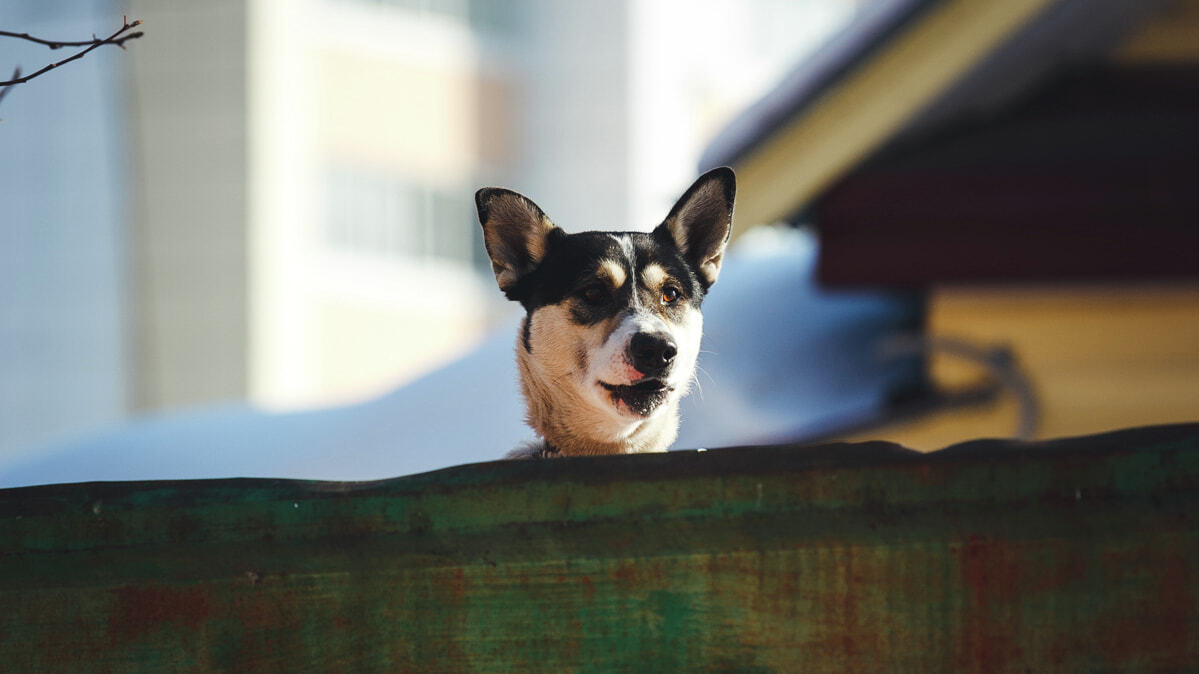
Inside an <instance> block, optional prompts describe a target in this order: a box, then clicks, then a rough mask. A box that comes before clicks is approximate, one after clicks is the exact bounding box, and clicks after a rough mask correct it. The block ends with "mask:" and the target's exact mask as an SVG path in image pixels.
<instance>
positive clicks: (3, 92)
mask: <svg viewBox="0 0 1199 674" xmlns="http://www.w3.org/2000/svg"><path fill="white" fill-rule="evenodd" d="M12 76H13V79H16V78H18V77H20V76H21V66H17V67H15V68H13V69H12ZM8 92H9V87H0V102H3V101H4V97H5V96H7V95H8Z"/></svg>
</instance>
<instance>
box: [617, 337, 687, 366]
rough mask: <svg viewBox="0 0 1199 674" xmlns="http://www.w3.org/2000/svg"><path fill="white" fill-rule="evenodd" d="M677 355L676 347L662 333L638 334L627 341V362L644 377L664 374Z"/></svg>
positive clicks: (677, 349)
mask: <svg viewBox="0 0 1199 674" xmlns="http://www.w3.org/2000/svg"><path fill="white" fill-rule="evenodd" d="M678 353H679V347H678V345H676V344H675V343H674V340H672V339H671V338H670V336H669V335H666V334H663V333H654V332H638V333H637V334H635V335H633V338H632V339H630V340H629V348H628V358H629V362H630V363H632V364H633V367H635V368H637V371H638V372H640V373H641V374H643V375H645V376H646V377H660V376H662V375H663V374H665V373H666V371H667V370H668V369H670V364H671V363H673V362H674V357H675V356H677V355H678Z"/></svg>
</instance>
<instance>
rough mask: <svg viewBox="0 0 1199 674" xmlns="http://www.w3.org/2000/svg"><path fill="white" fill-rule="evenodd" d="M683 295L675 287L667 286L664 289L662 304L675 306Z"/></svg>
mask: <svg viewBox="0 0 1199 674" xmlns="http://www.w3.org/2000/svg"><path fill="white" fill-rule="evenodd" d="M681 294H682V293H681V292H679V289H678V288H676V287H674V286H666V287H665V288H663V289H662V304H674V302H675V300H677V299H679V296H680V295H681Z"/></svg>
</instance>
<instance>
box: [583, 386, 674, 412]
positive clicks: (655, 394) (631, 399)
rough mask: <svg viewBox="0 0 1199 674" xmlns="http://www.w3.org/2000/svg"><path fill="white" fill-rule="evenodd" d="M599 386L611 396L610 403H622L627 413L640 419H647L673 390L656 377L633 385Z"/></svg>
mask: <svg viewBox="0 0 1199 674" xmlns="http://www.w3.org/2000/svg"><path fill="white" fill-rule="evenodd" d="M600 386H602V387H604V390H606V391H607V392H608V394H609V395H611V396H612V402H613V403H616V404H618V405H619V404H621V403H623V404H624V406H625V407H627V408H628V409H629V411H631V412H633V413H634V414H636V415H638V416H642V417H648V416H649V415H650V414H652V413H653V411H654V410H656V409H658V406H659V405H661V404H662V403H663V402H665V401H666V397H667V396H669V395H670V392H671V391H672V390H674V389H672V388H670V387H669V386H667V385H666V382H664V381H662V380H661V379H658V378H656V377H649V378H646V379H642V380H641V381H638V382H635V383H633V384H625V385H618V384H605V383H604V382H600Z"/></svg>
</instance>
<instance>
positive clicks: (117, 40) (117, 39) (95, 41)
mask: <svg viewBox="0 0 1199 674" xmlns="http://www.w3.org/2000/svg"><path fill="white" fill-rule="evenodd" d="M122 23H123V25H122V26H121V27H120V28H119V29H118V30H117V32H115V33H113V34H112V35H109V36H108V37H106V38H103V39H101V38H95V37H94V38H92V39H91V40H86V41H83V42H53V41H50V40H43V39H41V38H36V37H33V36H31V35H29V34H28V33H12V32H8V31H0V36H3V37H14V38H18V39H22V40H29V41H30V42H36V43H38V44H44V45H46V46H47V47H50V48H51V49H58V48H59V47H81V46H84V45H87V49H83V50H81V51H79V52H76V53H75V54H73V55H71V56H68V57H67V58H65V59H63V60H61V61H58V62H56V63H51V64H50V65H48V66H46V67H44V68H42V69H41V70H37V71H34V72H32V73H30V74H28V75H24V76H22V75H21V74H20V72H21V70H20V67H18V68H17V70H16V72H14V73H13V77H12V79H10V80H8V81H7V82H0V87H5V88H4V89H0V98H3V96H4V94H5V93H6V92H7V91H8V89H7V87H10V86H12V85H14V84H23V83H25V82H28V81H29V80H31V79H33V78H35V77H37V76H38V75H42V74H45V73H47V72H50V71H51V70H54V69H55V68H57V67H59V66H62V65H65V64H67V63H70V62H71V61H74V60H76V59H80V58H83V57H84V55H86V54H87V53H88V52H90V51H91V50H93V49H95V48H96V47H100V46H103V45H106V44H111V45H116V46H118V47H120V48H121V49H124V48H125V42H126V41H128V40H133V39H136V38H139V37H141V36H142V32H141V31H140V30H139V31H137V32H134V33H128V34H125V33H126V32H127V31H128V30H129V29H130V28H133V27H135V26H140V25H141V23H142V22H141V21H133V22H132V23H131V22H130V21H129V18H128V17H123V18H122Z"/></svg>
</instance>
